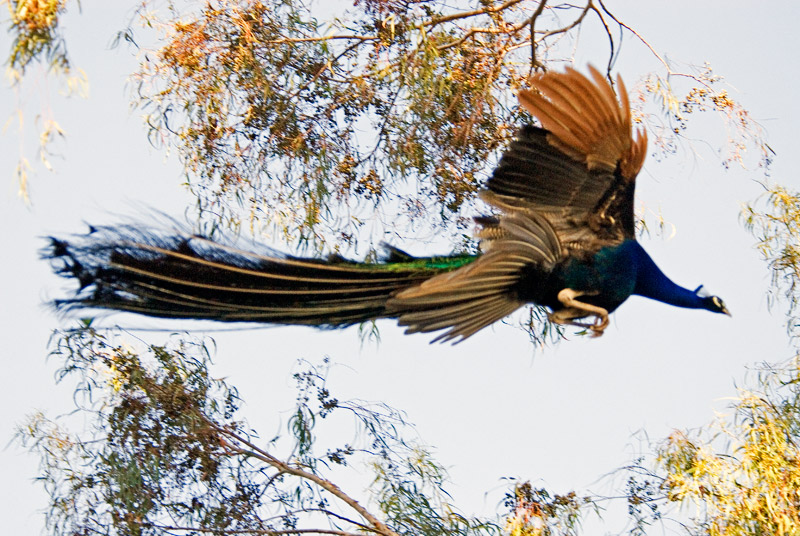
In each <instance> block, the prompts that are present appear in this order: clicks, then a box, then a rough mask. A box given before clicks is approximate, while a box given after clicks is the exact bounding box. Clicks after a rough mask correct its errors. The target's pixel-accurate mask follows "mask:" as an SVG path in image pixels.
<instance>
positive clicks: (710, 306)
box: [694, 285, 732, 316]
mask: <svg viewBox="0 0 800 536" xmlns="http://www.w3.org/2000/svg"><path fill="white" fill-rule="evenodd" d="M694 293H695V294H697V296H698V297H699V298H700V300H701V303H702V306H703V309H706V310H708V311H711V312H712V313H722V314H724V315H728V316H732V315H731V313H730V311H728V308H727V307H725V302H724V301H722V298H720V297H719V296H712V295H710V294H709V293H708V292H706V290H705V289H704V288H703V285H700V286H699V287H697V288H696V289H695V291H694Z"/></svg>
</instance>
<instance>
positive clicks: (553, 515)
mask: <svg viewBox="0 0 800 536" xmlns="http://www.w3.org/2000/svg"><path fill="white" fill-rule="evenodd" d="M595 500H596V499H595V498H592V497H578V496H577V495H576V494H575V492H570V493H568V494H566V495H554V496H551V495H550V492H548V491H547V490H546V489H535V488H534V487H533V486H531V484H530V482H524V483H522V484H519V485H517V486H515V487H514V493H513V494H508V495H507V496H506V501H505V504H506V507H508V508H510V509H511V513H510V515H509V516H508V517H507V518H506V526H505V529H506V531H507V533H508V535H509V536H555V535H557V534H558V535H564V536H574V535H576V534H579V532H580V520H581V515H582V513H583V512H582V511H583V509H585V507H586V506H588V505H591V504H593V503H594V501H595Z"/></svg>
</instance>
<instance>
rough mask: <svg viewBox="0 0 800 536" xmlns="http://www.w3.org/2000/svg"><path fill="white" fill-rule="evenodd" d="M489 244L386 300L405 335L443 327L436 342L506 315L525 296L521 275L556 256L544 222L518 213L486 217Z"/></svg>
mask: <svg viewBox="0 0 800 536" xmlns="http://www.w3.org/2000/svg"><path fill="white" fill-rule="evenodd" d="M486 224H487V226H488V229H490V231H489V232H490V234H493V235H496V236H497V237H498V239H497V240H490V242H491V247H490V248H488V251H487V252H486V253H485V254H484V255H482V256H481V257H479V258H478V259H477V260H476V261H474V262H472V263H470V264H468V265H466V266H464V267H462V268H459V269H458V270H455V271H453V272H448V273H446V274H440V275H437V276H434V277H432V278H431V279H428V280H427V281H425V282H423V283H421V284H419V285H416V286H413V287H411V288H407V289H405V290H401V291H399V292H398V293H396V294H395V295H394V296H393V297H392V298H391V299H390V300H389V301H388V303H387V304H386V310H387V312H388V313H389V314H390V315H391V316H397V318H398V323H399V324H400V325H401V326H407V327H408V329H407V330H406V333H416V332H430V331H438V330H442V329H445V330H446V331H444V332H443V333H442V334H441V335H439V336H438V337H436V339H434V341H433V342H436V341H450V340H453V339H459V340H458V341H457V342H460V341H462V340H464V339H466V338H467V337H469V336H471V335H472V334H474V333H475V332H477V331H479V330H481V329H483V328H484V327H486V326H489V325H491V324H493V323H495V322H497V321H498V320H501V319H502V318H504V317H506V316H508V315H509V314H511V313H513V312H514V311H516V310H517V309H518V308H519V307H522V306H523V305H525V300H522V299H520V298H519V296H518V295H517V293H516V290H515V288H516V285H517V283H519V279H520V274H522V273H523V272H525V271H529V270H531V269H533V268H538V269H540V270H541V271H542V273H543V274H547V273H548V272H549V271H550V270H552V269H553V266H555V264H556V263H557V262H558V261H559V260H561V258H562V256H563V255H562V251H561V245H560V243H559V241H558V237H557V236H556V235H555V232H554V231H553V229H552V227H551V226H550V225H549V224H548V222H547V221H546V220H545V219H544V218H541V217H539V216H536V215H530V214H524V213H522V212H515V213H510V214H508V215H504V216H503V217H502V218H500V219H499V220H494V219H492V218H487V219H486Z"/></svg>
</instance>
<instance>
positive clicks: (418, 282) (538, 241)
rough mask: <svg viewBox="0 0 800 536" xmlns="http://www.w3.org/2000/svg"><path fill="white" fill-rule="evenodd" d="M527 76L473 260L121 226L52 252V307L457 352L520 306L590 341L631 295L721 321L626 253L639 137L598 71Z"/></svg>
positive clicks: (642, 148)
mask: <svg viewBox="0 0 800 536" xmlns="http://www.w3.org/2000/svg"><path fill="white" fill-rule="evenodd" d="M589 69H590V73H591V78H589V77H586V76H584V75H582V74H580V73H579V72H577V71H576V70H574V69H571V68H567V69H566V71H565V72H563V73H556V72H546V73H538V74H535V75H533V76H532V77H531V86H532V88H533V89H531V90H525V91H521V92H520V94H519V100H520V103H521V104H522V106H523V107H524V108H525V109H526V110H527V111H528V112H530V113H531V114H532V115H533V116H534V117H535V118H536V119H538V120H539V123H540V124H541V127H536V126H532V125H528V126H525V127H524V128H522V130H521V131H520V132H519V134H518V136H517V137H516V139H515V140H514V141H513V142H512V143H511V145H510V147H509V148H508V150H507V151H506V152H505V154H504V155H503V156H502V158H501V160H500V162H499V165H498V167H497V169H495V170H494V172H493V174H492V176H491V177H490V178H489V179H488V181H487V182H486V188H485V190H483V191H482V192H481V194H480V196H481V198H482V199H483V200H484V201H485V202H486V203H487V204H489V205H491V206H492V207H494V208H495V209H497V211H498V214H497V215H494V216H481V217H477V218H475V221H476V223H477V224H478V226H479V231H478V238H480V240H481V250H482V253H481V254H478V255H467V254H460V255H449V256H439V257H424V258H422V257H412V256H410V255H408V254H406V253H404V252H403V251H401V250H399V249H396V248H392V247H388V246H387V248H386V257H385V259H383V260H382V261H381V262H379V263H360V262H355V261H350V260H347V259H344V258H342V257H331V258H328V259H317V258H300V257H293V256H287V255H281V254H277V253H275V252H272V251H270V252H268V253H266V254H265V253H255V252H249V251H242V250H239V249H235V248H233V247H229V246H226V245H222V244H219V243H215V242H213V241H210V240H208V239H206V238H202V237H198V236H190V235H172V236H165V235H163V234H160V233H156V232H150V231H147V230H142V229H139V228H135V227H132V226H127V227H117V228H114V227H104V228H92V229H91V231H90V232H89V233H88V234H87V235H85V236H83V237H80V238H78V239H76V240H73V241H64V240H59V239H52V243H51V246H50V247H49V248H48V250H47V252H46V254H45V255H46V256H47V257H48V258H50V259H51V261H52V262H53V265H54V269H55V270H56V271H57V272H58V273H59V274H61V275H64V276H65V277H73V278H75V279H77V280H78V282H79V284H80V288H79V289H78V291H77V292H76V294H75V296H74V297H72V298H69V299H65V300H59V301H57V302H56V305H57V306H58V307H59V308H62V309H76V308H78V309H80V308H104V309H115V310H121V311H132V312H135V313H140V314H144V315H149V316H156V317H169V318H193V319H210V320H217V321H224V322H263V323H273V324H300V325H311V326H318V327H344V326H348V325H352V324H357V323H361V322H365V321H369V320H373V319H378V318H396V319H397V321H398V323H399V324H400V325H402V326H406V328H407V329H406V333H416V332H435V331H441V333H440V334H439V335H438V336H437V337H436V338H435V339H434V341H451V340H452V341H454V342H460V341H462V340H464V339H466V338H467V337H470V336H471V335H473V334H474V333H476V332H477V331H479V330H481V329H483V328H485V327H486V326H489V325H491V324H493V323H494V322H496V321H498V320H500V319H502V318H504V317H505V316H507V315H509V314H511V313H512V312H514V311H515V310H517V309H518V308H520V307H522V306H524V305H526V304H530V303H533V304H538V305H541V306H546V307H547V308H548V309H549V310H550V313H549V319H550V321H551V322H554V323H557V324H568V325H573V326H580V327H584V328H587V329H589V330H591V332H593V334H594V335H598V336H599V335H602V333H603V331H604V330H605V329H606V327H607V326H608V315H609V313H611V312H612V311H614V310H615V309H616V308H617V307H619V306H620V305H621V304H622V303H623V302H624V301H625V300H626V299H628V297H629V296H631V295H633V294H635V295H638V296H644V297H647V298H651V299H654V300H657V301H660V302H664V303H667V304H670V305H675V306H678V307H687V308H692V309H705V310H708V311H712V312H715V313H724V314H728V315H729V314H730V313H729V312H728V310H727V309H726V308H725V304H724V303H723V302H722V300H721V299H720V298H718V297H717V296H709V295H706V294H705V293H704V292H702V290H701V289H702V286H701V287H698V288H697V289H696V290H694V291H693V290H689V289H686V288H683V287H680V286H678V285H677V284H675V283H673V282H672V281H671V280H670V279H668V278H667V277H666V276H665V275H664V274H663V273H662V272H661V270H659V268H658V267H657V266H656V265H655V263H654V262H653V260H652V259H651V258H650V256H649V255H648V254H647V253H646V252H645V251H644V249H642V247H641V246H640V245H639V243H638V242H637V241H636V236H635V230H634V217H633V204H634V203H633V200H634V190H635V187H636V175H637V173H639V170H640V169H641V168H642V164H643V162H644V159H645V154H646V150H647V136H646V133H645V132H644V131H643V130H639V131H638V132H637V133H636V135H635V137H634V133H633V129H632V125H631V114H630V107H629V103H628V97H627V93H626V90H625V86H624V84H623V83H622V80H621V79H620V78H619V77H618V78H617V87H618V91H619V100H618V99H617V97H616V96H615V93H614V90H613V88H612V86H611V84H610V83H609V82H608V81H607V80H606V79H605V78H604V77H603V75H602V74H601V73H600V72H599V71H597V70H596V69H594V68H592V67H589Z"/></svg>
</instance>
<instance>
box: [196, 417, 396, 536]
mask: <svg viewBox="0 0 800 536" xmlns="http://www.w3.org/2000/svg"><path fill="white" fill-rule="evenodd" d="M209 425H210V426H212V427H213V428H214V429H216V430H217V431H218V432H220V433H222V434H225V435H227V436H229V437H231V438H233V439H235V440H236V441H238V442H239V443H241V444H243V445H246V446H247V447H248V448H249V449H251V450H250V451H247V450H245V449H242V448H240V447H237V446H236V445H232V444H230V443H227V442H225V443H226V444H225V445H224V446H226V447H228V448H230V449H232V450H233V451H235V452H238V453H240V454H245V455H250V456H253V457H255V458H258V459H260V460H262V461H263V462H264V463H266V464H269V465H271V466H272V467H274V468H276V469H278V470H279V471H281V472H283V473H288V474H290V475H294V476H297V477H299V478H303V479H305V480H309V481H311V482H313V483H315V484H316V485H318V486H319V487H321V488H322V489H324V490H326V491H328V492H329V493H331V494H332V495H334V496H335V497H337V498H338V499H340V500H341V501H343V502H344V503H345V504H347V505H348V506H350V508H352V509H353V510H355V511H356V512H358V514H359V515H360V516H361V517H363V518H364V519H365V520H366V521H367V522H368V523H369V524H370V525H372V527H373V529H372V530H374V531H375V532H377V533H379V534H383V535H385V536H399V535H398V534H397V533H396V532H394V531H393V530H391V529H390V528H389V527H387V526H386V524H385V523H383V522H382V521H380V520H379V519H378V518H376V517H375V516H373V515H372V514H370V513H369V512H368V511H367V510H366V509H365V508H364V507H363V506H361V505H360V504H359V503H358V501H356V500H355V499H353V498H352V497H350V496H349V495H347V494H346V493H344V492H343V491H342V490H341V489H339V487H338V486H337V485H336V484H334V483H333V482H331V481H329V480H326V479H324V478H321V477H319V476H317V475H315V474H314V473H309V472H308V471H304V470H303V469H299V468H297V467H292V466H291V465H289V464H287V463H286V462H284V461H282V460H279V459H278V458H276V457H275V456H273V455H271V454H270V453H268V452H266V451H265V450H262V449H261V448H259V447H258V446H256V445H255V444H253V443H251V442H250V441H249V440H247V439H246V438H244V437H242V436H240V435H239V434H237V433H236V432H233V431H231V430H227V429H225V428H224V427H221V426H219V425H218V424H216V423H214V422H210V421H209ZM223 441H224V440H223Z"/></svg>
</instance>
